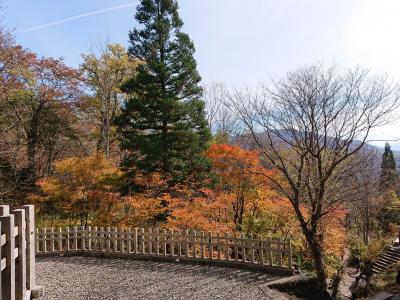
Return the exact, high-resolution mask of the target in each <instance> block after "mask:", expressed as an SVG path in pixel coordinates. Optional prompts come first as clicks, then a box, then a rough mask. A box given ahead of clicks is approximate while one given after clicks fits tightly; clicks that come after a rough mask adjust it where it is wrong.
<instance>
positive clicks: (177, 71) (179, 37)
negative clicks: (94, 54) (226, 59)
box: [118, 0, 210, 182]
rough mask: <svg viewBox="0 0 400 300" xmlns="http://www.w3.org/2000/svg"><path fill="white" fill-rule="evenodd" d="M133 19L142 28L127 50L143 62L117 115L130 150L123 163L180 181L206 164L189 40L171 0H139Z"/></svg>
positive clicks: (124, 145)
mask: <svg viewBox="0 0 400 300" xmlns="http://www.w3.org/2000/svg"><path fill="white" fill-rule="evenodd" d="M136 20H137V21H138V22H139V24H141V25H142V28H141V29H137V28H136V29H134V30H133V31H131V32H130V35H129V37H130V43H131V45H130V47H129V55H130V56H131V57H132V58H133V59H138V60H140V61H141V62H143V63H142V64H140V65H139V66H138V68H137V70H136V71H137V74H136V76H135V77H134V78H132V79H131V80H129V81H128V82H127V83H126V84H125V85H124V89H123V90H124V92H126V93H129V94H130V98H129V100H128V101H127V102H126V103H125V105H124V107H123V109H122V114H121V117H120V118H119V120H118V129H119V132H120V133H121V148H122V149H123V150H127V151H129V154H128V155H127V157H126V159H125V161H124V163H123V166H124V167H126V168H131V169H132V168H138V169H140V170H142V171H144V172H147V173H148V172H157V171H160V172H162V173H163V174H164V175H165V176H170V177H172V181H174V182H177V181H184V180H187V179H188V178H189V176H190V175H194V174H198V175H200V174H202V172H203V171H204V170H206V167H207V163H206V160H205V157H204V155H203V152H204V151H205V149H206V147H207V142H208V140H209V139H210V131H209V128H208V126H207V121H206V119H205V114H204V102H203V101H202V100H201V96H202V89H201V87H200V86H199V82H200V76H199V74H198V72H197V70H196V61H195V59H194V58H193V54H194V51H195V50H194V46H193V43H192V41H191V40H190V38H189V36H188V35H187V34H185V33H183V32H182V31H181V28H182V24H183V23H182V20H181V19H180V17H179V15H178V4H177V2H176V1H175V0H142V1H141V3H140V5H139V6H138V9H137V13H136Z"/></svg>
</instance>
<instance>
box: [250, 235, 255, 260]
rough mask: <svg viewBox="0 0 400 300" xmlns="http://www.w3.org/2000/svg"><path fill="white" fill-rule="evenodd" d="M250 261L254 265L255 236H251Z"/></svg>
mask: <svg viewBox="0 0 400 300" xmlns="http://www.w3.org/2000/svg"><path fill="white" fill-rule="evenodd" d="M250 261H251V263H252V264H254V238H253V234H250Z"/></svg>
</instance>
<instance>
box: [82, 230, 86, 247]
mask: <svg viewBox="0 0 400 300" xmlns="http://www.w3.org/2000/svg"><path fill="white" fill-rule="evenodd" d="M81 250H82V251H85V250H86V246H85V226H81Z"/></svg>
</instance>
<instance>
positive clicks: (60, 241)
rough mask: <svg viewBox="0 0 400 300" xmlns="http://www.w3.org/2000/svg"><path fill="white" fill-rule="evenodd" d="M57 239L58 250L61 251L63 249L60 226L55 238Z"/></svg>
mask: <svg viewBox="0 0 400 300" xmlns="http://www.w3.org/2000/svg"><path fill="white" fill-rule="evenodd" d="M57 241H58V251H59V252H61V251H63V248H62V228H61V227H59V228H58V239H57Z"/></svg>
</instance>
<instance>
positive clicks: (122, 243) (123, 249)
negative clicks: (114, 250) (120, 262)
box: [119, 228, 125, 253]
mask: <svg viewBox="0 0 400 300" xmlns="http://www.w3.org/2000/svg"><path fill="white" fill-rule="evenodd" d="M119 232H120V241H121V243H120V251H121V253H123V252H125V230H124V228H120V229H119Z"/></svg>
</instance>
